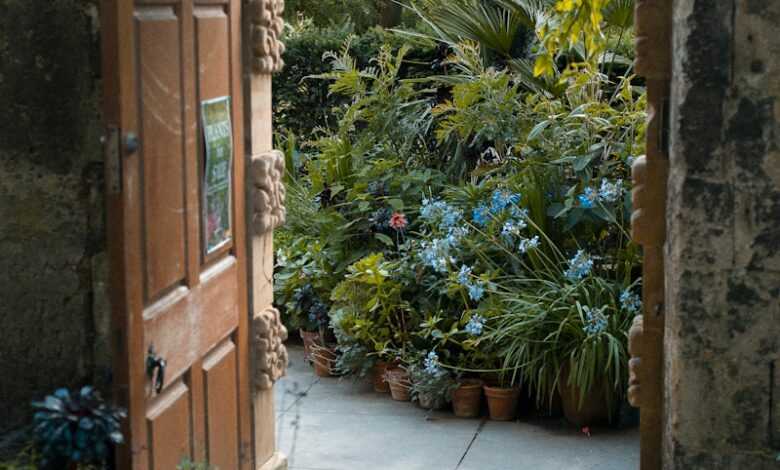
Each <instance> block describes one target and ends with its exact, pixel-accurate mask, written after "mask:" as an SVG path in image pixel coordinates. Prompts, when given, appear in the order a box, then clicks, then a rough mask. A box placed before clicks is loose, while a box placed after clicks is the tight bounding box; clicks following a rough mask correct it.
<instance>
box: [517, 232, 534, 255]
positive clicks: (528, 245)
mask: <svg viewBox="0 0 780 470" xmlns="http://www.w3.org/2000/svg"><path fill="white" fill-rule="evenodd" d="M537 247H539V235H534V237H533V238H523V239H522V240H520V244H519V245H517V249H518V250H519V251H520V253H523V254H525V253H528V251H530V250H534V249H536V248H537Z"/></svg>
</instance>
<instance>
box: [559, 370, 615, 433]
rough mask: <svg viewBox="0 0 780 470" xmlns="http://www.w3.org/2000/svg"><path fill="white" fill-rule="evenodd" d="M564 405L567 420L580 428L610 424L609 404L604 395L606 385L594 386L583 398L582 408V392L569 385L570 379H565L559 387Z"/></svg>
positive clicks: (598, 384) (597, 384)
mask: <svg viewBox="0 0 780 470" xmlns="http://www.w3.org/2000/svg"><path fill="white" fill-rule="evenodd" d="M558 390H559V391H560V393H561V402H562V404H563V415H564V416H565V417H566V420H567V421H569V422H570V423H572V424H574V425H575V426H577V427H578V428H581V427H583V426H590V425H593V424H605V423H608V422H609V405H610V404H609V403H608V402H607V399H606V397H605V394H604V384H603V383H596V384H594V385H593V386H592V387H591V388H590V390H589V391H588V393H587V394H586V395H585V396H584V397H583V400H582V406H580V396H581V392H580V389H579V388H578V387H573V386H570V385H568V377H565V379H564V380H562V381H561V382H560V384H559V386H558Z"/></svg>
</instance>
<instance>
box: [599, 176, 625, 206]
mask: <svg viewBox="0 0 780 470" xmlns="http://www.w3.org/2000/svg"><path fill="white" fill-rule="evenodd" d="M622 192H623V180H622V179H618V180H617V181H615V182H614V183H610V182H609V181H608V180H606V179H603V180H601V188H599V199H600V200H601V201H603V202H615V201H617V200H618V199H619V198H620V195H621V193H622Z"/></svg>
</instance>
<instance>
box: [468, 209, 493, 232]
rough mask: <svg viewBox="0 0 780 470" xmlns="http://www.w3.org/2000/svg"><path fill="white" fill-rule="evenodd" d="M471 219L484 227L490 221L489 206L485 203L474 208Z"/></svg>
mask: <svg viewBox="0 0 780 470" xmlns="http://www.w3.org/2000/svg"><path fill="white" fill-rule="evenodd" d="M471 220H472V221H473V222H474V223H475V224H477V225H481V226H482V227H484V226H485V225H487V224H488V222H490V214H489V212H488V208H487V207H486V206H484V205H479V206H477V207H475V208H474V210H473V211H472V212H471Z"/></svg>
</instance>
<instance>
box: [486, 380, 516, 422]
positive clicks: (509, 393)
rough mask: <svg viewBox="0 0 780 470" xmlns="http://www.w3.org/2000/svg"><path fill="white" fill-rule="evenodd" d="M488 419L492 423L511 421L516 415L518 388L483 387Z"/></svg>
mask: <svg viewBox="0 0 780 470" xmlns="http://www.w3.org/2000/svg"><path fill="white" fill-rule="evenodd" d="M483 388H484V389H485V396H486V397H487V402H488V410H490V419H492V420H493V421H511V420H513V419H515V416H516V415H517V402H518V400H517V399H518V397H519V396H520V389H519V388H500V387H489V386H487V385H485V386H484V387H483Z"/></svg>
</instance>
